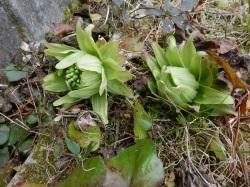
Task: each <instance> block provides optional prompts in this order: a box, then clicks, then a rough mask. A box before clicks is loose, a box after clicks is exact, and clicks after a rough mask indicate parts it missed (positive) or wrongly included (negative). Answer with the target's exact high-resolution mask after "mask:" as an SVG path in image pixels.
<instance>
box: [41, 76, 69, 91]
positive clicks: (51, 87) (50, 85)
mask: <svg viewBox="0 0 250 187" xmlns="http://www.w3.org/2000/svg"><path fill="white" fill-rule="evenodd" d="M42 87H43V89H44V90H47V91H50V92H65V91H68V90H69V87H68V86H67V84H66V82H65V78H64V77H62V76H58V75H57V73H51V74H49V75H47V76H46V77H44V79H43V85H42Z"/></svg>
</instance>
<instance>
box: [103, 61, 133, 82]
mask: <svg viewBox="0 0 250 187" xmlns="http://www.w3.org/2000/svg"><path fill="white" fill-rule="evenodd" d="M102 62H103V67H104V69H105V73H106V76H107V78H108V80H112V79H118V80H120V81H122V82H126V81H128V80H130V79H132V78H133V75H132V74H131V73H129V72H128V71H127V70H126V69H124V68H123V67H122V66H121V65H120V64H119V63H118V62H116V61H114V60H113V59H111V58H107V59H103V61H102Z"/></svg>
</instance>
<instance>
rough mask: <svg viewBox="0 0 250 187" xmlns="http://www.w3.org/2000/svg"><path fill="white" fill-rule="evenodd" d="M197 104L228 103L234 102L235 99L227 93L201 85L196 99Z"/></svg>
mask: <svg viewBox="0 0 250 187" xmlns="http://www.w3.org/2000/svg"><path fill="white" fill-rule="evenodd" d="M194 103H197V104H228V105H231V104H233V103H234V99H233V98H232V96H230V95H229V94H227V93H224V92H220V91H218V90H215V89H213V88H210V87H207V86H202V85H201V86H200V88H199V91H198V94H197V97H196V98H195V99H194Z"/></svg>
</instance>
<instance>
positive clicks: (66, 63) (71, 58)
mask: <svg viewBox="0 0 250 187" xmlns="http://www.w3.org/2000/svg"><path fill="white" fill-rule="evenodd" d="M84 55H86V53H84V52H82V51H78V52H76V53H72V54H70V55H68V56H67V57H65V58H63V59H62V60H61V61H60V62H59V63H57V64H56V69H65V68H68V67H70V66H72V65H73V64H75V63H76V62H77V61H78V59H79V58H81V57H82V56H84Z"/></svg>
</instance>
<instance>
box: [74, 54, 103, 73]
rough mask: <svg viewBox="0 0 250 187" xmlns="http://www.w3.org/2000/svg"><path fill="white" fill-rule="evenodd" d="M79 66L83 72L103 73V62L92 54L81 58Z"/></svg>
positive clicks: (78, 62) (78, 60)
mask: <svg viewBox="0 0 250 187" xmlns="http://www.w3.org/2000/svg"><path fill="white" fill-rule="evenodd" d="M76 62H77V66H78V68H79V69H81V70H89V71H95V72H97V73H102V64H101V61H100V60H99V59H98V58H97V57H95V56H93V55H90V54H85V55H82V56H80V57H79V58H78V59H77V60H76Z"/></svg>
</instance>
